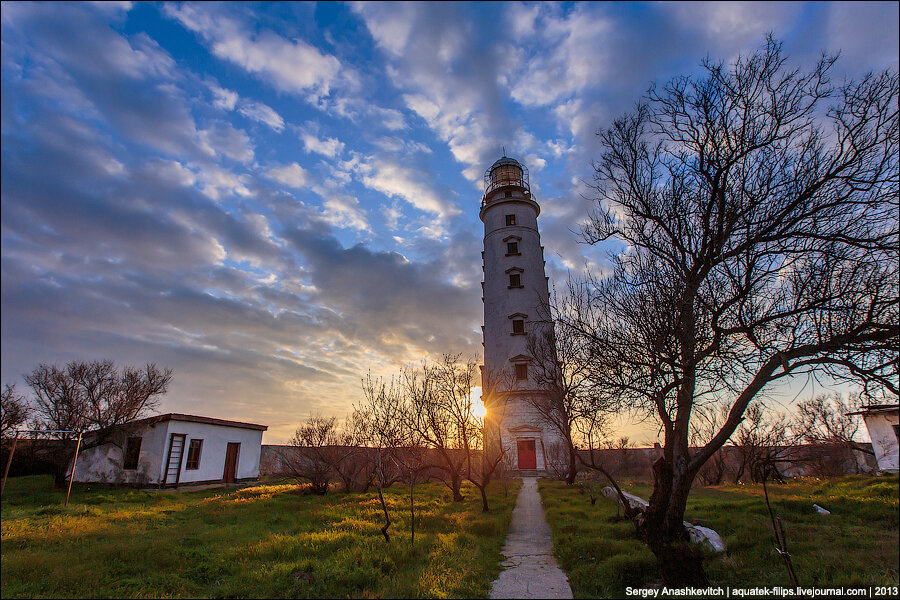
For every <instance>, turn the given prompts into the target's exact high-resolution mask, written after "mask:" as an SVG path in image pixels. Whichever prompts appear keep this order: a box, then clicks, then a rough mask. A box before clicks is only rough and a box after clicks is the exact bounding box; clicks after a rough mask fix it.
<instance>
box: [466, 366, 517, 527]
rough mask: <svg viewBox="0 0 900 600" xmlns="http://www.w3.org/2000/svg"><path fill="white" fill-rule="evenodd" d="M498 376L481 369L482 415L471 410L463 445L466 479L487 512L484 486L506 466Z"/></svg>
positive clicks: (504, 396) (503, 395) (504, 397)
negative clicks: (469, 429) (468, 438)
mask: <svg viewBox="0 0 900 600" xmlns="http://www.w3.org/2000/svg"><path fill="white" fill-rule="evenodd" d="M500 382H501V379H500V378H498V377H494V376H492V374H490V373H485V372H482V377H481V398H482V403H483V405H484V415H483V416H479V415H478V414H477V412H476V411H474V410H472V411H471V414H472V417H471V418H472V426H473V429H474V431H475V435H474V436H473V438H472V440H471V441H470V442H469V443H468V444H467V445H466V470H467V475H466V477H467V479H468V480H469V481H471V482H472V484H473V485H474V486H475V487H476V488H478V491H479V493H480V494H481V512H490V510H491V509H490V506H489V505H488V499H487V486H488V484H490V482H491V481H492V480H493V479H495V478H498V477H500V478H502V477H503V476H505V474H506V472H505V471H506V467H507V466H508V461H507V460H506V459H507V453H506V449H505V447H504V445H503V421H504V419H505V418H506V408H507V404H508V400H509V397H508V396H509V390H510V387H509V386H508V385H500Z"/></svg>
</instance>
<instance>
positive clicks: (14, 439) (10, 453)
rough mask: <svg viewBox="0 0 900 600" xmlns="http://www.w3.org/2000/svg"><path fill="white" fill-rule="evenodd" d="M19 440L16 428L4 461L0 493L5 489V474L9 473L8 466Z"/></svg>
mask: <svg viewBox="0 0 900 600" xmlns="http://www.w3.org/2000/svg"><path fill="white" fill-rule="evenodd" d="M18 442H19V430H18V429H17V430H16V437H14V438H13V445H12V449H11V450H10V451H9V460H7V461H6V469H5V470H4V471H3V483H2V484H0V495H3V490H5V489H6V476H7V475H9V466H10V465H11V464H12V457H13V454H14V453H15V452H16V444H17V443H18Z"/></svg>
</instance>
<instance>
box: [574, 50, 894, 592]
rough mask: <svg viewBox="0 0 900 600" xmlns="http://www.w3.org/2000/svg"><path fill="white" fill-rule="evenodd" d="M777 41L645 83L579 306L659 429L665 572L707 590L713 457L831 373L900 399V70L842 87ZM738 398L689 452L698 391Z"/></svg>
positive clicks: (650, 525) (654, 511)
mask: <svg viewBox="0 0 900 600" xmlns="http://www.w3.org/2000/svg"><path fill="white" fill-rule="evenodd" d="M834 60H835V59H834V58H833V57H827V56H826V57H823V58H822V59H821V60H820V61H818V63H817V64H816V65H815V66H814V67H812V68H811V69H810V70H808V71H803V70H799V69H793V68H790V67H789V66H788V65H787V62H786V57H785V55H784V53H783V52H782V48H781V45H780V44H779V43H778V42H776V41H775V40H773V39H771V38H769V39H767V41H766V43H765V45H764V46H763V47H762V48H761V49H760V50H759V51H757V52H755V53H753V54H752V55H750V56H745V57H740V58H738V59H737V60H736V61H735V62H734V63H733V64H730V65H724V64H721V63H713V62H711V61H709V60H707V61H704V63H703V67H704V73H703V75H702V76H699V77H678V78H675V79H673V80H671V81H669V82H668V83H667V84H665V85H663V86H661V87H652V88H651V89H650V91H649V92H648V94H647V96H646V97H645V98H644V100H643V101H642V102H641V103H639V104H638V105H637V107H636V108H635V110H634V111H633V112H631V113H630V114H627V115H626V116H624V117H623V118H621V119H619V120H617V121H615V123H614V124H613V125H612V127H610V128H609V129H606V130H603V131H601V132H600V133H599V138H600V142H601V145H602V148H603V154H602V157H601V158H600V160H599V161H598V162H597V163H596V164H595V169H596V177H597V190H598V195H599V198H598V199H599V209H598V211H597V213H596V214H595V215H594V217H593V218H592V220H591V222H590V224H589V225H588V226H587V227H586V228H585V231H584V235H585V239H586V240H587V241H588V242H590V243H598V242H603V241H607V240H615V241H617V242H619V244H621V245H620V246H619V248H618V249H617V250H616V252H615V253H614V254H613V257H612V259H613V261H614V263H615V265H616V269H615V274H614V275H613V276H612V277H611V278H608V279H606V280H603V281H598V282H595V283H596V285H593V286H588V293H587V297H586V302H585V305H584V306H583V307H582V308H583V311H582V313H581V315H582V316H584V317H586V318H587V319H588V320H587V321H583V320H582V321H579V320H575V321H574V322H572V323H571V324H570V325H571V326H572V327H573V328H574V329H575V330H577V331H580V332H581V333H582V334H584V335H587V336H588V338H589V340H590V341H591V343H592V344H593V346H594V352H595V355H596V356H597V358H596V365H597V369H598V376H599V377H600V380H599V381H598V384H601V385H604V386H606V387H607V389H608V390H609V391H610V393H612V394H615V395H617V396H618V398H619V399H620V400H621V401H622V402H623V403H624V404H625V405H627V406H631V407H636V408H638V409H639V410H644V411H646V412H648V413H650V414H652V415H654V417H655V418H656V419H658V421H659V422H660V424H661V429H662V431H663V435H664V438H665V442H664V446H663V455H662V456H661V457H660V458H659V459H658V460H657V461H656V462H655V463H654V465H653V471H654V488H653V492H652V495H651V498H650V504H649V507H648V508H647V510H646V511H644V514H643V516H642V518H641V521H640V532H641V536H642V538H643V539H644V541H645V542H646V543H647V544H648V546H649V548H650V549H651V550H652V551H653V552H654V554H655V555H656V556H657V558H658V561H659V566H660V572H661V575H662V576H663V578H664V580H665V581H666V582H667V584H697V583H700V584H702V583H705V581H706V576H705V573H704V571H703V568H702V562H701V555H700V553H699V552H698V551H696V550H695V549H694V548H692V547H690V546H689V545H688V544H687V537H686V534H685V531H684V527H683V525H682V522H683V518H684V511H685V504H686V502H687V498H688V495H689V492H690V489H691V485H692V484H693V482H694V479H695V477H696V476H697V474H698V472H699V471H700V469H701V468H702V467H703V466H704V465H705V464H706V462H707V461H708V460H709V459H710V457H711V456H713V454H714V453H715V452H716V451H717V450H719V449H720V448H721V447H722V445H723V444H725V442H726V441H727V440H728V439H729V438H730V437H731V436H732V434H733V433H734V432H735V430H736V429H737V427H738V426H739V424H740V423H741V421H742V419H743V418H744V412H745V410H746V409H747V407H748V406H749V405H750V403H751V402H752V401H753V400H754V399H756V398H757V397H758V395H759V394H760V392H761V391H763V390H764V389H766V388H767V387H768V386H770V385H771V384H773V383H774V382H776V381H778V380H782V379H786V378H789V377H796V376H804V375H809V374H812V373H827V374H828V375H829V376H830V377H832V378H834V379H837V380H841V381H853V382H856V383H858V384H861V385H862V387H863V389H864V391H865V392H866V393H877V392H882V393H887V394H890V395H894V396H896V394H897V392H898V339H900V325H898V323H900V315H898V302H900V301H898V281H900V274H898V265H900V257H898V227H897V223H898V208H900V205H898V79H897V75H896V74H892V73H887V72H885V73H880V74H869V75H866V76H864V77H862V78H861V79H859V80H856V81H849V82H846V83H843V84H841V85H835V84H833V83H832V82H831V81H830V76H829V73H830V71H831V69H832V66H833V63H834ZM720 399H725V400H726V401H727V402H729V404H730V409H729V412H728V416H727V418H726V419H725V420H724V422H723V423H722V425H721V427H720V429H719V430H718V432H716V433H715V435H713V436H712V437H711V438H710V439H709V441H707V442H706V443H705V444H704V445H703V446H702V447H700V448H696V449H693V450H692V449H691V447H690V433H691V420H692V414H693V411H694V408H695V407H696V406H697V405H698V404H703V403H705V402H710V401H714V400H720Z"/></svg>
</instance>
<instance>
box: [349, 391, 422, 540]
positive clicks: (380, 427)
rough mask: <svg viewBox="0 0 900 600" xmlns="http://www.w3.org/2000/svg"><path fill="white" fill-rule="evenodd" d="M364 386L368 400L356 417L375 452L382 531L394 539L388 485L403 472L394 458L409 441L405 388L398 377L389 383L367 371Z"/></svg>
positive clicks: (358, 407) (388, 538) (356, 410)
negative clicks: (389, 510) (387, 494)
mask: <svg viewBox="0 0 900 600" xmlns="http://www.w3.org/2000/svg"><path fill="white" fill-rule="evenodd" d="M362 389H363V397H364V400H363V402H362V403H361V404H360V405H359V406H355V407H354V416H353V417H352V418H353V419H355V420H357V421H358V422H359V423H362V424H364V429H365V431H366V436H365V438H364V439H363V440H362V441H365V442H366V444H367V445H368V446H369V447H370V448H371V450H372V453H373V462H374V465H373V466H374V474H375V485H376V487H377V488H378V499H379V500H380V501H381V508H382V510H383V511H384V525H383V526H382V527H381V534H382V535H383V536H384V539H385V541H387V542H390V541H391V538H390V535H389V534H388V529H389V528H390V526H391V516H390V513H389V512H388V507H387V502H385V499H384V489H385V488H386V487H388V486H389V485H391V484H392V483H393V482H394V481H397V480H398V479H399V477H400V476H401V474H399V473H397V472H396V465H395V463H394V461H393V460H392V458H393V457H394V456H395V455H396V453H397V451H398V450H399V449H400V448H403V447H404V446H406V445H408V440H409V435H408V431H409V430H408V428H407V423H408V420H409V417H408V415H407V414H406V405H405V403H404V402H403V394H402V391H401V389H400V387H399V386H398V385H397V383H396V382H395V381H391V382H390V383H385V382H384V380H381V379H372V376H371V375H367V376H366V378H365V379H363V380H362Z"/></svg>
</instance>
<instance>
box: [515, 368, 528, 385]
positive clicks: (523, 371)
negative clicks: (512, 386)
mask: <svg viewBox="0 0 900 600" xmlns="http://www.w3.org/2000/svg"><path fill="white" fill-rule="evenodd" d="M516 379H518V380H519V381H522V380H524V379H528V365H526V364H519V365H516Z"/></svg>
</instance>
